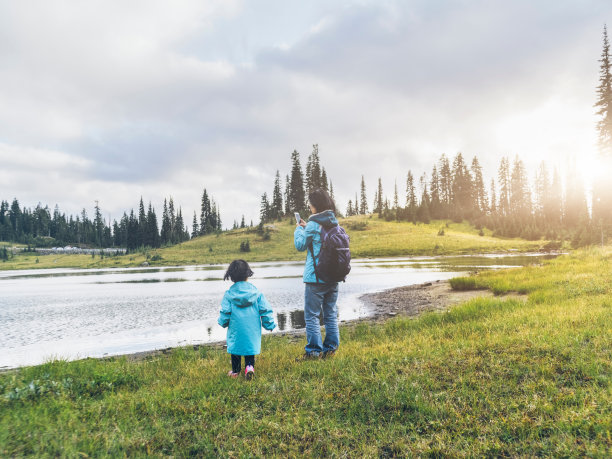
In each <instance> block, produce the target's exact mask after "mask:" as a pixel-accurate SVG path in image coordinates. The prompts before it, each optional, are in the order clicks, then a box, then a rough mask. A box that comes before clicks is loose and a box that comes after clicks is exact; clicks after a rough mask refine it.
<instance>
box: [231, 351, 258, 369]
mask: <svg viewBox="0 0 612 459" xmlns="http://www.w3.org/2000/svg"><path fill="white" fill-rule="evenodd" d="M230 355H231V356H232V371H233V372H234V373H240V364H241V363H242V356H241V355H234V354H230ZM249 365H251V366H252V367H254V366H255V356H254V355H245V356H244V367H245V368H246V367H248V366H249Z"/></svg>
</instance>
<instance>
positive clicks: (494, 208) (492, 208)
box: [489, 179, 497, 215]
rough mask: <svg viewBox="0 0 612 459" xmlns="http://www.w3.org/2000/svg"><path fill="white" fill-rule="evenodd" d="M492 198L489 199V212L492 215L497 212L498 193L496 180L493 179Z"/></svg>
mask: <svg viewBox="0 0 612 459" xmlns="http://www.w3.org/2000/svg"><path fill="white" fill-rule="evenodd" d="M490 195H491V199H490V201H489V212H490V213H491V215H493V214H495V212H497V195H496V193H495V180H494V179H491V191H490Z"/></svg>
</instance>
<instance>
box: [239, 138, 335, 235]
mask: <svg viewBox="0 0 612 459" xmlns="http://www.w3.org/2000/svg"><path fill="white" fill-rule="evenodd" d="M284 185H285V186H284V187H283V186H282V183H281V176H280V172H279V171H278V170H277V171H276V175H275V178H274V185H273V188H272V193H271V194H270V195H268V193H267V192H265V193H263V194H262V195H261V203H260V211H259V217H260V222H261V223H267V222H271V221H275V220H281V219H282V218H283V217H286V216H291V217H293V213H294V212H299V214H300V215H301V216H302V217H305V216H306V215H308V213H309V212H310V211H309V210H308V206H307V197H308V194H309V193H310V192H311V191H313V190H316V189H319V188H320V189H323V190H325V191H327V192H328V193H329V194H330V196H331V197H332V199H333V198H334V185H333V183H332V181H331V179H329V178H328V176H327V171H326V170H325V167H323V166H322V165H321V159H320V157H319V145H318V144H314V145H313V146H312V152H311V153H310V155H309V156H308V159H307V161H306V170H305V172H304V171H303V169H302V165H301V162H300V153H299V152H298V151H297V150H293V152H292V153H291V173H290V174H287V175H286V176H285V184H284ZM283 188H284V190H283ZM234 227H237V225H236V222H235V223H234ZM240 227H244V217H243V219H242V223H241V225H240Z"/></svg>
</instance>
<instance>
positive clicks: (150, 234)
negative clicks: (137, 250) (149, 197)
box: [145, 202, 160, 247]
mask: <svg viewBox="0 0 612 459" xmlns="http://www.w3.org/2000/svg"><path fill="white" fill-rule="evenodd" d="M146 234H147V238H146V241H145V245H147V246H149V247H159V246H160V238H159V230H158V226H157V215H155V209H154V208H153V206H152V205H151V202H149V209H148V211H147V231H146Z"/></svg>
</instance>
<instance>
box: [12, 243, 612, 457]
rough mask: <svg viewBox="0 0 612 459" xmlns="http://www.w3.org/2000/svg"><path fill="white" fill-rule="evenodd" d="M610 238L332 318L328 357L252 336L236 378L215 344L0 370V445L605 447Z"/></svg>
mask: <svg viewBox="0 0 612 459" xmlns="http://www.w3.org/2000/svg"><path fill="white" fill-rule="evenodd" d="M610 272H612V248H611V247H608V248H606V249H605V250H595V249H592V250H582V251H578V252H576V253H574V254H572V255H570V256H563V257H559V258H557V259H555V260H552V261H550V262H546V263H545V264H544V265H543V266H530V267H528V268H522V269H514V270H507V271H495V272H485V273H483V274H479V275H478V276H476V277H474V278H472V279H473V280H474V281H473V282H467V281H466V280H464V281H462V282H458V283H457V285H461V286H463V287H465V286H466V285H468V284H470V283H471V284H472V287H474V288H476V287H481V288H490V289H493V290H494V291H496V292H498V293H507V292H520V293H522V294H523V295H522V296H517V295H514V296H512V297H511V298H503V297H493V298H475V299H473V300H470V301H469V302H467V303H465V304H462V305H459V306H456V307H454V308H452V309H451V310H450V311H448V312H444V313H429V314H426V315H423V316H421V317H419V318H417V319H410V318H396V319H393V320H390V321H388V322H386V323H383V324H378V325H369V324H365V323H362V324H360V325H357V326H343V327H341V343H342V344H341V348H340V350H339V352H338V353H337V355H336V356H335V357H334V358H332V359H329V360H322V361H309V362H302V363H296V362H295V361H294V357H295V356H297V355H299V354H300V353H301V352H302V350H303V345H304V339H303V338H301V339H299V341H298V342H295V341H294V340H292V339H291V338H290V337H283V336H273V335H267V336H265V337H264V342H263V347H262V349H263V353H262V355H261V356H260V357H258V359H257V363H256V377H255V379H254V380H253V381H251V382H246V381H244V380H243V379H242V378H240V379H236V380H233V379H229V378H228V377H227V376H226V373H227V371H228V370H229V368H230V363H229V358H228V355H227V354H226V353H225V352H224V351H223V350H220V349H214V348H206V347H205V348H200V349H193V348H182V349H176V350H174V351H172V352H171V353H170V354H168V355H162V356H158V357H153V358H150V359H148V360H144V361H138V362H131V361H129V360H128V359H126V358H116V359H110V360H107V361H102V360H93V359H88V360H83V361H78V362H71V363H67V362H52V363H48V364H45V365H41V366H37V367H32V368H25V369H21V370H19V371H14V372H9V373H4V374H0V456H25V455H31V456H69V457H79V456H80V457H90V456H107V455H108V456H126V455H127V456H150V455H152V456H179V457H184V456H224V457H243V456H244V457H246V456H249V457H252V456H259V457H268V456H282V457H295V456H326V457H327V456H331V457H337V456H342V457H364V456H365V457H392V456H398V457H410V456H436V457H437V456H450V457H466V456H467V457H473V456H477V457H480V456H488V457H493V456H494V457H499V456H502V457H509V456H511V457H515V456H552V457H576V456H587V457H609V454H610V451H611V449H612V437H611V432H612V287H611V284H610V280H609V273H610Z"/></svg>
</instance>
